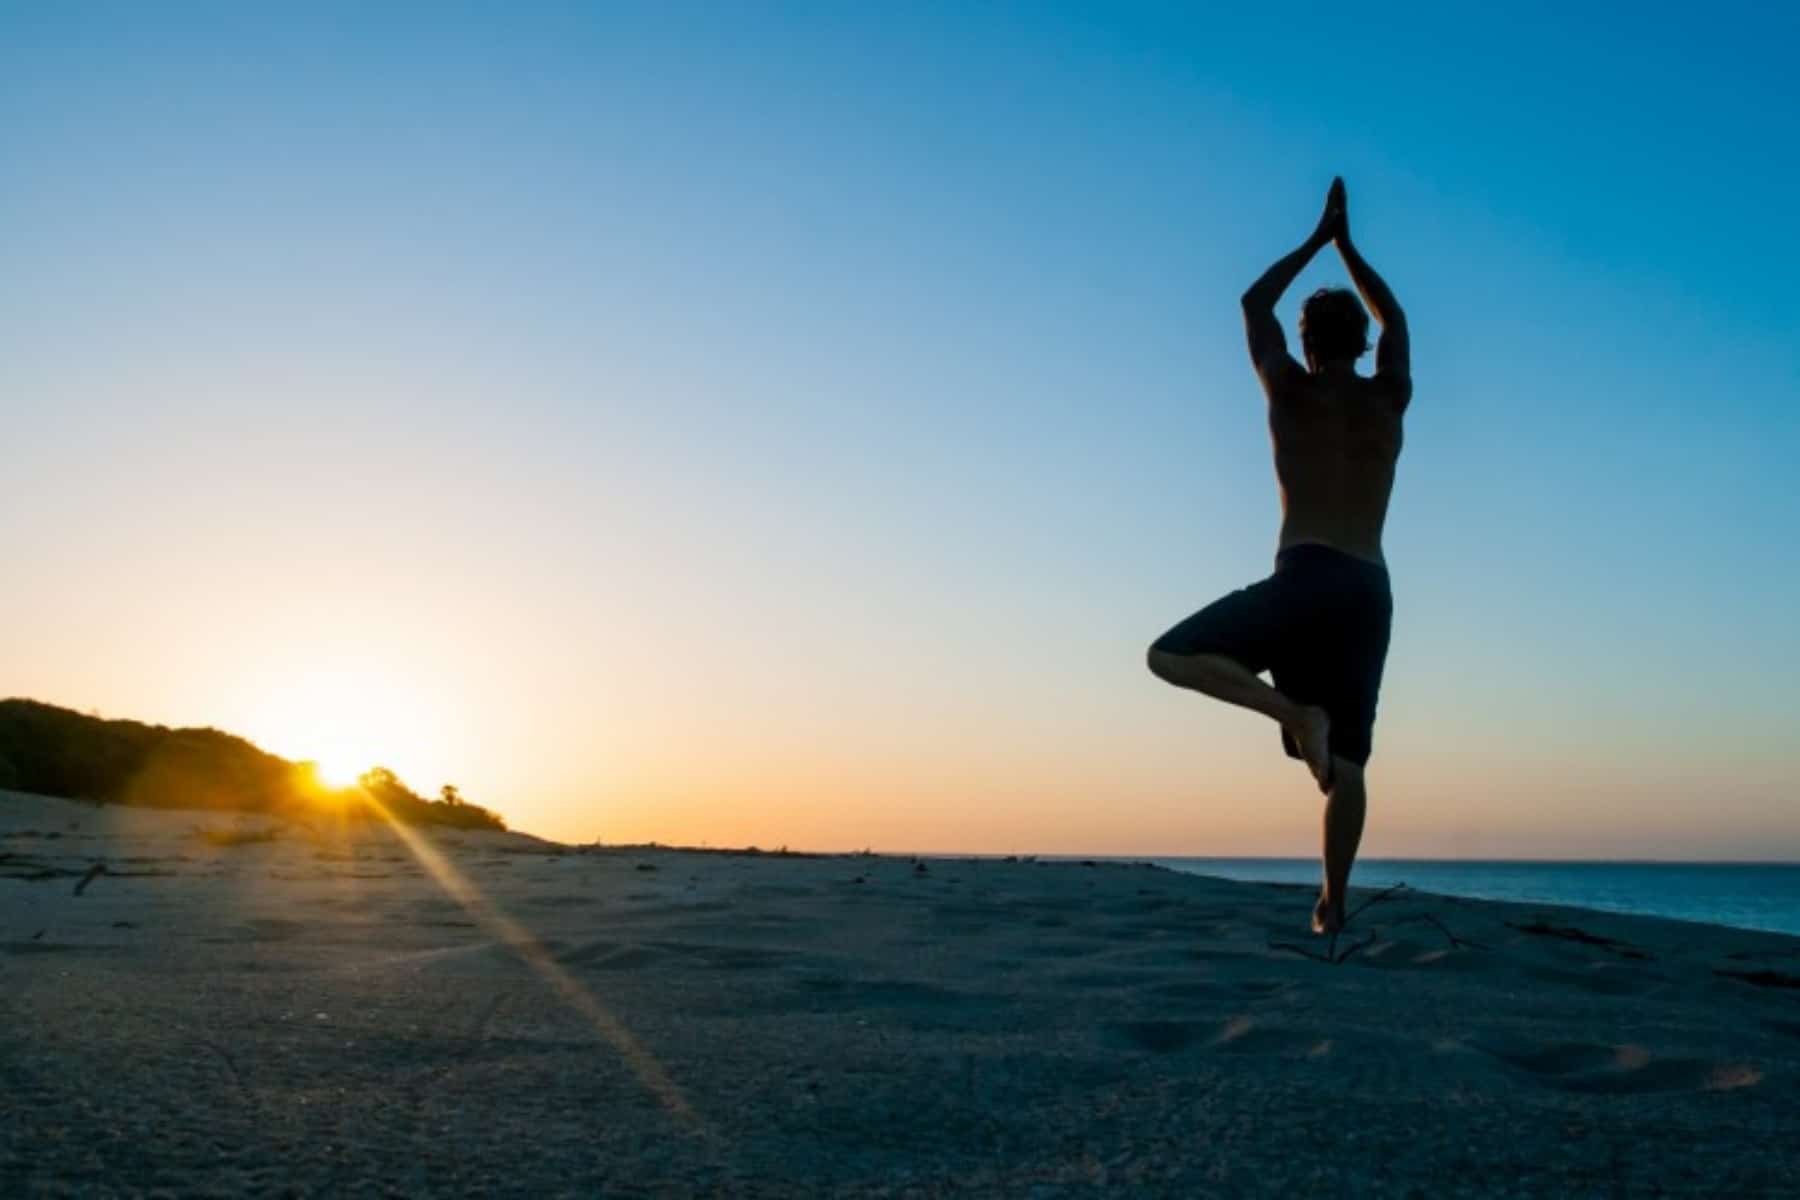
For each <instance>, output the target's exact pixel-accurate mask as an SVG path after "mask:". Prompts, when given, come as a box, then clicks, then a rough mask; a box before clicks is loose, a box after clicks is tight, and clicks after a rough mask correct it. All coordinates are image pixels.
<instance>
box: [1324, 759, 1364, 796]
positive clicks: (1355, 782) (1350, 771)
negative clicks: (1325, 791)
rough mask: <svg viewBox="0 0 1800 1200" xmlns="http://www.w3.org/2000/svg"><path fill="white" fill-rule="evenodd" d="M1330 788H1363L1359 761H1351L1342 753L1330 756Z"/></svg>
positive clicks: (1361, 769) (1342, 789)
mask: <svg viewBox="0 0 1800 1200" xmlns="http://www.w3.org/2000/svg"><path fill="white" fill-rule="evenodd" d="M1331 790H1332V791H1334V792H1336V791H1356V792H1360V791H1362V790H1363V768H1362V764H1361V763H1356V762H1351V761H1350V760H1349V759H1347V758H1345V757H1343V756H1342V755H1337V754H1334V755H1332V757H1331Z"/></svg>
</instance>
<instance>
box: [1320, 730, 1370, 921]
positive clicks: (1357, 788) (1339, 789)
mask: <svg viewBox="0 0 1800 1200" xmlns="http://www.w3.org/2000/svg"><path fill="white" fill-rule="evenodd" d="M1332 766H1333V770H1334V772H1335V774H1334V778H1333V782H1332V787H1331V791H1330V792H1329V793H1328V795H1327V799H1326V801H1325V886H1324V888H1323V890H1322V891H1321V892H1320V893H1319V902H1318V904H1317V905H1315V906H1314V908H1313V932H1315V933H1336V932H1337V931H1338V930H1339V929H1342V928H1343V927H1344V899H1345V897H1346V896H1347V895H1349V892H1350V867H1351V864H1353V863H1354V862H1355V861H1356V848H1357V846H1358V845H1360V844H1361V842H1362V831H1363V816H1364V814H1365V813H1367V812H1368V807H1369V795H1368V792H1367V791H1366V790H1365V789H1364V786H1363V769H1362V768H1361V767H1359V766H1357V765H1356V764H1355V763H1353V762H1351V761H1350V760H1349V759H1347V758H1342V757H1336V756H1334V758H1333V763H1332Z"/></svg>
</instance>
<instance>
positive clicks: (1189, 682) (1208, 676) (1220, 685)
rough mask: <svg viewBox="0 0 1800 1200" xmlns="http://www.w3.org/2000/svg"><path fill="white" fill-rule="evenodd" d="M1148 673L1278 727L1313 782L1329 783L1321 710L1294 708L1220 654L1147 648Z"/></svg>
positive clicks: (1326, 726)
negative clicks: (1297, 746)
mask: <svg viewBox="0 0 1800 1200" xmlns="http://www.w3.org/2000/svg"><path fill="white" fill-rule="evenodd" d="M1150 670H1151V673H1152V674H1154V675H1155V676H1156V677H1157V678H1159V679H1162V680H1165V681H1166V682H1169V683H1172V684H1174V685H1175V686H1176V687H1184V688H1189V689H1191V690H1193V691H1196V692H1200V693H1203V694H1204V695H1208V696H1211V697H1212V698H1213V699H1215V700H1223V701H1225V703H1227V704H1235V705H1237V706H1238V707H1239V708H1247V709H1250V710H1251V711H1252V712H1259V713H1261V714H1263V716H1265V717H1270V718H1273V719H1274V720H1276V721H1278V722H1280V724H1281V727H1282V728H1283V729H1286V730H1287V731H1288V732H1290V733H1291V734H1293V735H1294V740H1295V741H1296V742H1298V743H1299V744H1300V752H1301V757H1302V758H1304V759H1305V760H1306V765H1307V766H1308V767H1309V768H1310V769H1311V770H1312V773H1313V778H1314V779H1317V780H1319V781H1320V785H1321V786H1323V784H1324V781H1325V780H1326V779H1328V778H1330V771H1331V751H1330V749H1329V744H1330V734H1331V718H1330V717H1328V716H1327V715H1326V713H1325V710H1324V709H1322V708H1315V707H1313V706H1311V705H1307V704H1298V703H1296V702H1295V701H1293V700H1290V699H1289V698H1288V697H1287V696H1286V695H1284V694H1283V693H1282V692H1281V691H1280V690H1278V689H1276V688H1273V687H1270V686H1269V685H1268V684H1266V683H1264V682H1263V681H1262V680H1261V679H1259V678H1258V677H1257V676H1256V675H1255V673H1253V672H1252V671H1251V670H1250V669H1249V668H1248V667H1246V666H1244V664H1243V663H1240V662H1238V661H1237V660H1236V659H1234V658H1231V657H1229V656H1227V655H1224V654H1173V653H1170V652H1169V651H1167V650H1158V649H1156V648H1155V647H1151V650H1150Z"/></svg>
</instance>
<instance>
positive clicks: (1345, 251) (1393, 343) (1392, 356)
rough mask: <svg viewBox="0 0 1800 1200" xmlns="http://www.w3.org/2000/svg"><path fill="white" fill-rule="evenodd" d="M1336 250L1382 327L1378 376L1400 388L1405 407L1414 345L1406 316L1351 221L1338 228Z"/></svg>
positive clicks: (1410, 381)
mask: <svg viewBox="0 0 1800 1200" xmlns="http://www.w3.org/2000/svg"><path fill="white" fill-rule="evenodd" d="M1337 248H1338V253H1339V254H1340V255H1342V256H1343V259H1344V266H1345V267H1346V268H1348V269H1349V271H1350V281H1351V282H1352V283H1354V284H1355V285H1356V290H1357V291H1358V292H1360V293H1361V294H1362V298H1363V303H1364V304H1366V305H1368V306H1369V312H1370V313H1371V314H1373V315H1374V317H1375V320H1376V322H1377V323H1378V324H1380V326H1381V340H1380V341H1379V342H1377V343H1376V346H1375V377H1376V378H1377V379H1382V380H1386V381H1388V382H1390V383H1392V384H1393V385H1394V386H1395V387H1396V388H1398V389H1399V390H1400V403H1401V404H1402V405H1404V404H1405V403H1406V402H1407V401H1408V400H1410V399H1411V398H1412V345H1411V343H1410V342H1409V341H1408V340H1407V333H1406V314H1405V313H1404V312H1402V311H1401V309H1400V302H1399V301H1398V300H1396V299H1394V293H1393V292H1391V291H1389V290H1388V285H1387V284H1386V283H1384V282H1382V278H1381V276H1379V275H1377V274H1376V273H1375V268H1374V267H1371V266H1370V265H1369V264H1368V262H1367V260H1365V259H1364V258H1363V256H1362V255H1361V254H1360V253H1359V252H1358V251H1357V249H1356V246H1355V245H1354V244H1353V243H1352V242H1351V241H1350V223H1349V222H1348V221H1345V222H1344V223H1343V224H1342V225H1341V226H1340V227H1339V230H1338V235H1337Z"/></svg>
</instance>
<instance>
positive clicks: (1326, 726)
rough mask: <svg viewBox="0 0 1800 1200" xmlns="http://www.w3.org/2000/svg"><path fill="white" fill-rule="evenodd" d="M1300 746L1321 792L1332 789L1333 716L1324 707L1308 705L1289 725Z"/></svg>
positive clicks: (1291, 733)
mask: <svg viewBox="0 0 1800 1200" xmlns="http://www.w3.org/2000/svg"><path fill="white" fill-rule="evenodd" d="M1287 729H1288V733H1289V735H1291V736H1292V737H1293V739H1294V742H1295V744H1296V745H1298V746H1299V747H1300V757H1301V759H1302V760H1303V761H1304V762H1305V763H1306V769H1307V770H1309V771H1311V772H1312V776H1313V779H1315V780H1316V781H1317V782H1318V784H1319V790H1320V791H1321V792H1328V791H1330V790H1331V717H1330V715H1329V714H1327V713H1326V711H1325V710H1324V709H1322V708H1314V707H1312V706H1310V705H1308V706H1307V707H1305V708H1302V709H1301V710H1300V715H1299V717H1298V718H1296V720H1295V721H1294V723H1293V724H1292V725H1289V726H1288V727H1287Z"/></svg>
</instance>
